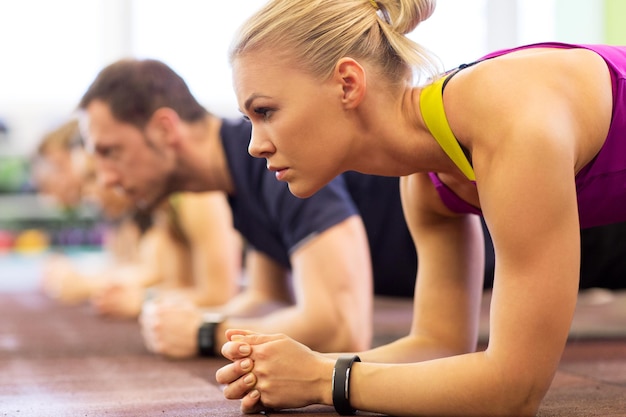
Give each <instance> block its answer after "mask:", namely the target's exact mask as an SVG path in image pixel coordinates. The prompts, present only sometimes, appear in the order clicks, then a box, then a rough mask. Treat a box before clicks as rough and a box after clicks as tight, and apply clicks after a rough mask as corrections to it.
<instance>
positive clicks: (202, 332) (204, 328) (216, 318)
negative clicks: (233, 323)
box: [198, 313, 224, 357]
mask: <svg viewBox="0 0 626 417" xmlns="http://www.w3.org/2000/svg"><path fill="white" fill-rule="evenodd" d="M223 321H224V316H223V315H221V314H217V313H207V314H205V315H204V316H203V318H202V324H201V325H200V328H199V329H198V354H199V355H200V356H202V357H215V356H217V348H218V346H216V345H217V337H216V331H217V326H218V325H220V324H221V323H222V322H223Z"/></svg>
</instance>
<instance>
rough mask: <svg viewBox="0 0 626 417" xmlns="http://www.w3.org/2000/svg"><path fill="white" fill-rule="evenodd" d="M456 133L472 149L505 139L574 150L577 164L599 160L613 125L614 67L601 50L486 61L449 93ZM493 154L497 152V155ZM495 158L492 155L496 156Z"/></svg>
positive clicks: (543, 51)
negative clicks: (593, 158) (608, 65)
mask: <svg viewBox="0 0 626 417" xmlns="http://www.w3.org/2000/svg"><path fill="white" fill-rule="evenodd" d="M445 94H446V95H444V103H445V106H446V113H447V115H448V120H449V122H450V125H451V127H452V130H453V131H454V132H455V134H457V138H458V139H459V141H461V143H463V144H464V145H466V147H467V148H468V149H476V148H482V149H489V148H493V146H497V147H501V145H502V140H503V139H504V138H506V139H507V140H509V141H511V140H515V138H517V139H518V140H521V141H524V144H525V145H527V146H532V140H533V138H535V139H537V145H538V146H542V145H545V141H546V140H548V141H554V143H555V144H558V145H562V146H563V147H569V148H570V150H571V151H572V153H573V158H574V159H575V161H576V164H577V165H582V164H584V163H585V161H587V160H589V159H590V158H592V157H593V155H595V153H596V152H597V150H598V149H599V148H600V147H601V146H602V143H603V142H604V139H605V137H606V132H607V131H608V127H609V124H610V118H611V108H612V89H611V80H610V74H609V71H608V67H607V65H606V63H605V61H604V59H603V58H602V57H601V56H599V55H598V54H597V53H595V52H593V51H590V50H587V49H582V48H576V49H554V48H537V49H526V50H521V51H517V52H513V53H510V54H507V55H504V56H501V57H497V58H493V59H489V60H486V61H483V62H481V63H479V64H477V65H474V66H473V67H470V68H468V69H466V70H463V71H461V72H460V73H459V74H457V75H456V76H455V77H453V78H452V79H451V81H450V82H449V83H448V87H447V88H446V93H445ZM491 156H493V155H491ZM491 156H489V157H491Z"/></svg>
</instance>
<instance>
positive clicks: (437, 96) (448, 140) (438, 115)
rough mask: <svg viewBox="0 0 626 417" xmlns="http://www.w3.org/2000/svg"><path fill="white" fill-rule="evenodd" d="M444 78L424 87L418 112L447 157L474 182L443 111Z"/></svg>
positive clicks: (467, 163)
mask: <svg viewBox="0 0 626 417" xmlns="http://www.w3.org/2000/svg"><path fill="white" fill-rule="evenodd" d="M444 81H445V77H442V78H440V79H438V80H437V81H435V82H434V83H432V84H430V85H428V86H426V87H424V88H423V89H422V93H421V96H420V111H421V112H422V118H423V119H424V123H426V127H427V128H428V130H430V133H431V134H432V135H433V136H434V137H435V139H436V140H437V143H439V146H441V149H443V151H444V152H445V153H446V154H447V155H448V157H449V158H450V159H451V160H452V162H454V164H455V165H456V166H457V167H459V169H460V170H461V172H463V174H465V176H466V177H467V178H468V179H470V180H471V181H475V180H476V176H475V175H474V169H473V168H472V165H471V164H470V163H469V161H468V160H467V156H465V153H463V149H461V145H459V141H458V140H456V138H455V137H454V133H452V130H451V129H450V124H448V119H447V118H446V112H445V111H444V109H443V83H444Z"/></svg>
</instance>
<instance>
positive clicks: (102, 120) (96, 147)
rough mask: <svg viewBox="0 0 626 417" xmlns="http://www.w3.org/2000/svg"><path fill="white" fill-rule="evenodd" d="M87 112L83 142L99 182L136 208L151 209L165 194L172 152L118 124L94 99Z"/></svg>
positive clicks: (125, 124) (138, 130)
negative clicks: (119, 191) (90, 151)
mask: <svg viewBox="0 0 626 417" xmlns="http://www.w3.org/2000/svg"><path fill="white" fill-rule="evenodd" d="M86 113H87V125H86V130H87V132H86V133H87V134H86V136H87V142H88V146H89V147H90V148H91V149H93V152H94V155H95V161H96V170H97V173H98V177H99V180H100V181H101V182H102V183H103V184H104V185H105V186H109V187H116V188H119V189H122V190H124V192H125V193H126V194H127V195H128V197H130V198H131V199H132V200H133V201H134V202H135V203H136V204H137V205H138V206H140V207H152V206H154V205H155V204H156V203H158V202H159V201H160V200H161V199H162V198H163V197H164V196H166V195H167V194H169V193H170V192H171V191H173V190H171V189H170V182H171V178H172V176H173V169H174V166H175V165H174V163H173V155H172V151H171V150H170V149H168V148H167V147H166V146H165V145H163V143H162V142H163V141H158V140H151V139H150V138H149V137H147V135H146V133H145V131H142V130H140V129H139V128H137V127H136V126H134V125H132V124H130V123H125V122H120V121H119V120H117V119H115V118H114V117H113V115H112V114H111V109H110V108H109V106H108V104H106V103H104V102H102V101H99V100H95V101H93V102H91V103H90V104H89V106H88V107H87V109H86Z"/></svg>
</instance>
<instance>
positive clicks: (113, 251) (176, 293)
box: [33, 119, 242, 317]
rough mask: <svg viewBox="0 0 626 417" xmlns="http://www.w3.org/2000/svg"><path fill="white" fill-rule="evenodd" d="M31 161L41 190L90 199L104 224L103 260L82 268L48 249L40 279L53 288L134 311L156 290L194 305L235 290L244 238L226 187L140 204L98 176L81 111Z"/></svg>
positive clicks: (65, 202)
mask: <svg viewBox="0 0 626 417" xmlns="http://www.w3.org/2000/svg"><path fill="white" fill-rule="evenodd" d="M33 167H34V168H33V171H34V177H35V179H36V182H37V184H38V185H39V190H40V192H42V193H45V194H46V195H49V196H50V197H51V198H52V199H53V200H54V201H56V202H57V203H58V204H59V205H60V206H62V207H64V208H66V209H72V208H75V207H77V206H78V205H80V204H85V203H89V204H92V205H93V206H95V207H97V209H98V210H99V212H100V214H101V216H102V218H103V220H104V222H105V225H106V232H105V237H104V249H105V253H106V255H107V262H106V263H105V264H104V265H98V267H97V268H89V269H90V271H85V268H80V267H79V266H78V265H77V264H76V262H75V261H74V260H72V259H71V257H69V256H65V255H60V254H55V255H52V256H50V257H49V259H48V260H47V262H46V266H45V268H44V276H43V279H42V289H43V290H44V291H45V293H47V294H48V295H49V296H51V297H53V298H54V299H57V300H59V301H60V302H63V303H67V304H75V303H80V302H84V301H87V300H90V301H91V303H92V305H93V306H94V308H95V309H96V310H97V311H98V312H99V313H101V314H106V315H111V316H118V317H136V316H137V315H138V314H139V312H140V309H141V305H142V303H143V301H144V298H146V296H147V295H148V294H152V293H154V292H155V291H158V292H160V293H162V294H163V295H164V296H167V297H176V298H177V299H178V298H182V299H185V300H187V301H189V302H190V303H192V304H193V305H197V306H212V305H216V304H223V303H224V302H225V301H226V300H228V299H229V298H230V297H232V296H233V295H234V294H235V293H236V291H237V289H238V279H239V275H240V272H241V251H242V249H241V245H242V244H241V240H240V239H239V237H238V234H237V233H236V232H235V231H234V229H233V228H232V219H231V218H230V217H229V214H230V212H229V210H228V209H227V204H226V201H225V197H224V195H223V193H219V192H212V193H199V194H192V193H179V194H175V195H172V196H171V197H170V198H169V199H167V200H164V201H163V202H162V203H161V204H160V205H159V206H157V207H155V208H154V209H152V210H149V211H146V210H141V209H138V208H137V207H136V206H135V204H134V202H133V201H132V200H131V199H129V198H128V197H127V196H126V195H124V193H123V191H121V190H119V189H115V188H112V187H106V186H104V185H103V184H102V183H101V182H99V181H98V179H97V175H96V171H95V169H94V168H95V167H94V164H93V157H92V156H91V155H89V154H88V153H87V152H85V150H84V148H83V146H82V138H81V136H80V130H79V126H78V121H77V120H76V119H72V120H70V121H68V122H67V123H64V124H63V125H61V126H60V127H58V128H57V129H55V130H53V131H51V132H50V133H48V134H47V135H45V136H44V137H43V139H42V142H41V144H40V146H39V147H38V149H37V156H36V159H35V163H34V166H33ZM207 212H212V213H215V214H216V216H206V213H207ZM216 219H221V220H220V221H216Z"/></svg>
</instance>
